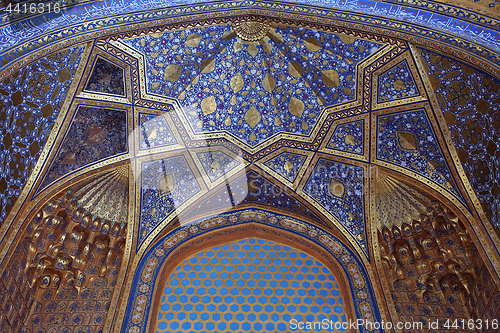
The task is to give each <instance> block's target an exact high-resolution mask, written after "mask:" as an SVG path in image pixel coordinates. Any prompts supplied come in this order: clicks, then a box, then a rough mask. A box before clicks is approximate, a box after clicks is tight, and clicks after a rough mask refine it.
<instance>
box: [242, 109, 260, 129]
mask: <svg viewBox="0 0 500 333" xmlns="http://www.w3.org/2000/svg"><path fill="white" fill-rule="evenodd" d="M261 119H262V116H261V115H260V112H259V111H258V110H257V109H256V108H255V107H254V106H252V107H251V108H250V109H248V111H247V112H246V113H245V121H246V122H247V124H248V125H249V126H250V127H251V128H254V127H255V126H257V124H258V123H259V122H260V120H261Z"/></svg>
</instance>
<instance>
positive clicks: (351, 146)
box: [327, 119, 365, 155]
mask: <svg viewBox="0 0 500 333" xmlns="http://www.w3.org/2000/svg"><path fill="white" fill-rule="evenodd" d="M364 122H365V121H364V120H363V119H361V120H358V121H353V122H349V123H344V124H340V125H338V126H337V127H336V128H335V131H334V132H333V134H332V136H331V138H330V141H329V142H328V144H327V147H328V148H330V149H334V150H340V151H345V152H348V153H353V154H357V155H363V154H364V149H363V142H364V126H365V125H364Z"/></svg>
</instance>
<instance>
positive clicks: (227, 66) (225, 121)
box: [124, 23, 381, 146]
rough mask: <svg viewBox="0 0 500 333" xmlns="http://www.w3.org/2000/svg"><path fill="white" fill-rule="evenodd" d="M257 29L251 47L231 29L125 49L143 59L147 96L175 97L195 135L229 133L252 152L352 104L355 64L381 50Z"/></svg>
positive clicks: (299, 32) (141, 41) (145, 41)
mask: <svg viewBox="0 0 500 333" xmlns="http://www.w3.org/2000/svg"><path fill="white" fill-rule="evenodd" d="M261 28H262V31H263V32H262V36H260V37H261V39H260V41H259V40H258V39H257V40H256V41H254V42H247V41H245V40H244V39H242V38H240V37H238V36H239V35H238V33H239V30H238V29H240V27H237V26H236V25H235V24H233V25H232V26H228V25H226V26H213V27H203V28H193V29H186V30H181V31H173V32H170V33H169V32H166V33H164V34H153V35H147V36H141V37H137V38H134V39H130V40H126V41H124V42H125V43H126V44H127V45H128V46H130V47H132V48H134V49H136V50H138V51H140V52H142V53H144V54H145V57H146V68H147V73H146V76H147V87H148V91H149V92H151V93H155V94H160V95H164V96H169V97H175V98H177V99H178V100H179V101H180V103H181V105H182V106H183V112H184V113H185V116H186V117H187V119H188V121H189V122H190V123H191V124H192V127H193V130H194V131H195V132H196V133H202V132H214V131H228V132H230V133H232V134H234V135H235V136H236V137H238V138H239V139H241V140H242V141H244V142H246V143H247V144H249V145H252V146H255V145H257V144H259V143H262V142H263V141H265V140H266V139H268V138H270V137H271V136H273V135H274V134H277V133H279V132H286V133H292V134H302V135H308V134H310V133H311V130H312V128H313V127H314V125H315V123H316V121H317V120H318V118H319V116H320V114H321V112H322V110H323V105H332V104H338V103H342V102H346V101H350V100H353V99H355V89H354V88H355V83H356V78H355V68H356V65H357V64H358V63H360V62H361V61H362V60H363V59H365V58H367V57H368V56H369V55H371V54H372V53H373V52H375V51H376V50H377V49H379V48H380V47H381V44H377V43H374V42H369V41H364V40H361V39H356V38H354V37H351V36H345V35H342V36H339V35H335V34H330V33H323V32H318V31H314V30H308V29H298V28H285V29H279V28H276V29H275V28H272V27H270V26H269V25H266V24H263V23H262V27H261ZM241 29H243V28H241ZM256 38H257V37H256Z"/></svg>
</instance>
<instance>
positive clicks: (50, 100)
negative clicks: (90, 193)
mask: <svg viewBox="0 0 500 333" xmlns="http://www.w3.org/2000/svg"><path fill="white" fill-rule="evenodd" d="M83 49H84V47H83V46H79V47H74V48H71V49H67V50H63V51H60V52H57V53H54V54H52V55H50V56H48V57H45V58H43V59H40V60H39V61H37V62H35V63H33V64H31V65H29V66H27V67H25V68H22V69H21V70H19V71H18V72H15V73H13V74H12V75H11V76H10V77H8V78H7V79H5V80H4V81H3V82H2V84H1V86H0V221H5V219H6V217H7V214H8V213H9V211H10V210H11V208H12V206H13V205H14V203H15V202H16V200H17V198H18V196H19V195H20V193H21V189H22V187H23V186H24V184H25V183H26V181H27V180H28V177H29V176H30V174H31V171H32V170H33V168H34V167H35V164H36V162H37V161H38V158H39V157H40V153H41V152H42V149H43V147H44V146H45V142H46V140H47V138H48V136H49V134H50V131H51V129H52V127H53V126H54V123H55V121H56V119H57V116H58V115H59V112H60V110H61V108H62V106H63V103H64V100H65V99H66V95H67V92H68V90H69V88H70V85H71V83H72V82H73V77H74V75H75V73H76V70H77V68H78V65H79V63H80V58H81V54H82V52H83Z"/></svg>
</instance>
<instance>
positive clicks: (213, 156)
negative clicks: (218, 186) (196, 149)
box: [196, 150, 241, 182]
mask: <svg viewBox="0 0 500 333" xmlns="http://www.w3.org/2000/svg"><path fill="white" fill-rule="evenodd" d="M196 156H198V159H199V160H200V162H201V165H202V167H203V169H204V170H205V172H206V174H207V175H208V178H209V179H210V181H211V182H215V181H216V180H218V179H220V178H221V177H223V176H224V175H226V174H227V173H228V172H229V171H231V170H233V169H234V168H236V167H237V166H239V165H241V162H240V161H238V160H236V159H234V158H232V157H231V156H229V155H227V154H225V153H224V152H222V151H220V150H215V151H208V152H201V153H196Z"/></svg>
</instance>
